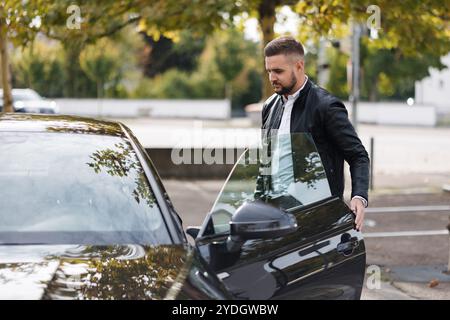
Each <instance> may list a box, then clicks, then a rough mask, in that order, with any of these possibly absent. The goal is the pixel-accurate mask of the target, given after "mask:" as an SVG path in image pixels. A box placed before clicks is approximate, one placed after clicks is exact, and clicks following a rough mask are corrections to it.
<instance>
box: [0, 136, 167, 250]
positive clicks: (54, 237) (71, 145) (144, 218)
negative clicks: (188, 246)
mask: <svg viewBox="0 0 450 320" xmlns="http://www.w3.org/2000/svg"><path fill="white" fill-rule="evenodd" d="M170 242H171V240H170V237H169V234H168V231H167V228H166V226H165V223H164V220H163V218H162V215H161V212H160V209H159V207H158V204H157V202H156V200H155V196H154V194H153V192H152V190H151V188H150V185H149V183H148V181H147V177H146V175H145V173H144V170H143V168H142V167H141V164H140V162H139V160H138V158H137V155H136V153H135V151H134V149H133V148H132V146H131V144H130V142H129V141H128V140H127V139H124V138H120V137H115V136H107V135H94V134H74V133H61V132H59V133H48V132H46V133H41V132H0V244H22V243H33V244H35V243H58V244H66V243H70V244H119V243H140V244H161V243H170Z"/></svg>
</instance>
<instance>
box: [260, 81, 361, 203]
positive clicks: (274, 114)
mask: <svg viewBox="0 0 450 320" xmlns="http://www.w3.org/2000/svg"><path fill="white" fill-rule="evenodd" d="M282 116H283V100H282V97H281V96H280V95H278V94H274V95H272V96H271V97H270V98H269V99H267V100H266V102H265V103H264V106H263V111H262V129H263V135H265V136H266V138H267V137H268V136H270V135H272V134H273V133H274V131H273V129H278V128H279V126H280V123H281V118H282ZM291 132H309V133H310V134H311V135H312V138H313V140H314V142H315V144H316V147H317V149H318V151H319V154H320V157H321V159H322V162H323V165H324V167H325V172H326V174H327V177H328V180H329V182H330V189H331V193H332V194H333V195H337V196H339V197H340V198H343V193H344V160H345V161H347V163H348V164H349V165H350V173H351V178H352V197H353V196H355V195H358V196H361V197H364V198H365V199H366V200H367V201H368V200H369V197H368V187H369V157H368V154H367V151H366V150H365V148H364V146H363V145H362V143H361V140H360V139H359V138H358V135H357V134H356V132H355V129H354V127H353V125H352V124H351V123H350V121H349V119H348V114H347V110H346V109H345V106H344V104H343V103H342V102H341V101H340V100H339V99H337V98H336V97H334V96H333V95H331V94H330V93H329V92H328V91H326V90H325V89H323V88H321V87H319V86H318V85H316V84H314V83H313V82H312V81H311V80H309V79H308V80H307V83H306V84H305V87H304V88H303V89H302V91H301V92H300V95H299V97H298V98H297V100H296V101H295V103H294V107H293V109H292V114H291ZM261 187H262V186H261V181H259V183H258V187H257V189H258V188H261ZM257 192H258V190H257Z"/></svg>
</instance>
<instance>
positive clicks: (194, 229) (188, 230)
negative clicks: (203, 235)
mask: <svg viewBox="0 0 450 320" xmlns="http://www.w3.org/2000/svg"><path fill="white" fill-rule="evenodd" d="M199 232H200V227H193V226H188V227H187V228H186V233H187V234H188V235H190V236H191V237H192V238H193V239H194V240H195V239H196V238H197V236H198V233H199Z"/></svg>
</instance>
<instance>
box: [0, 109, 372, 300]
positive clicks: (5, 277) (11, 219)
mask: <svg viewBox="0 0 450 320" xmlns="http://www.w3.org/2000/svg"><path fill="white" fill-rule="evenodd" d="M274 146H276V147H274ZM285 147H288V148H291V149H289V154H292V155H295V157H285V155H286V153H284V155H283V152H280V150H281V151H282V150H283V148H285ZM270 150H271V151H270V152H269V154H270V157H269V158H270V161H267V158H268V157H266V156H265V155H264V154H263V153H264V152H262V150H259V152H258V151H256V152H255V151H254V150H248V151H247V152H245V153H244V154H243V155H242V156H241V158H240V160H239V161H238V163H237V164H236V165H235V167H234V169H233V171H232V172H231V174H230V176H229V177H228V179H227V182H226V183H225V185H224V187H223V188H222V191H221V193H220V195H219V196H218V198H217V200H216V202H215V204H214V206H213V208H212V210H211V211H210V213H209V214H208V215H207V216H206V219H205V221H204V223H203V226H201V227H199V228H196V227H191V228H188V229H187V234H188V235H190V236H192V237H193V238H195V245H191V244H190V243H189V242H188V240H187V236H186V234H185V232H184V231H183V226H182V222H181V219H180V218H179V216H178V215H177V213H176V211H175V209H174V207H173V205H172V203H171V201H170V199H169V196H168V195H167V193H166V191H165V190H164V187H163V185H162V183H161V180H160V178H159V177H158V174H157V172H156V170H155V168H154V166H153V164H152V162H151V160H150V159H149V157H148V155H147V154H146V152H145V150H144V149H143V148H142V146H141V145H140V144H139V142H138V141H137V139H136V138H135V137H134V136H133V134H132V133H131V131H130V130H129V129H128V128H126V127H125V126H124V125H122V124H120V123H114V122H107V121H98V120H93V119H87V118H80V117H70V116H56V115H25V114H22V115H18V114H4V115H2V116H0V299H59V298H61V299H67V298H72V299H359V298H360V295H361V289H362V285H363V279H364V272H365V247H364V241H363V238H362V235H361V233H360V232H358V231H356V230H355V229H354V216H353V214H352V212H351V210H350V209H349V208H348V207H347V206H346V205H345V203H344V202H343V201H342V200H340V199H339V198H337V197H333V196H331V193H330V189H329V186H328V180H327V177H326V174H325V171H324V169H323V166H322V164H321V161H320V156H319V154H318V152H317V150H316V149H315V146H314V142H313V141H312V139H311V137H310V136H309V135H308V134H293V135H288V136H286V137H283V136H280V137H279V139H278V141H277V142H276V143H274V144H273V145H272V146H271V149H270ZM277 155H278V156H279V155H281V156H279V157H278V158H277ZM286 161H287V163H288V166H287V167H290V168H292V167H293V166H295V168H296V170H294V172H295V174H293V173H292V170H291V171H289V170H288V171H286V170H285V169H284V168H286V166H285V164H286ZM266 177H270V180H271V183H270V184H269V186H268V187H267V186H266V187H267V188H266V189H264V188H263V192H262V193H261V192H255V188H256V184H257V181H258V180H261V178H264V179H263V180H266V179H265V178H266ZM286 181H290V183H286Z"/></svg>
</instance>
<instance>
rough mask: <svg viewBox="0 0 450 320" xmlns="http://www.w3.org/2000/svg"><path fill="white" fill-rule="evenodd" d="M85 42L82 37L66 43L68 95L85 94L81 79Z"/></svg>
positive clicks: (66, 89)
mask: <svg viewBox="0 0 450 320" xmlns="http://www.w3.org/2000/svg"><path fill="white" fill-rule="evenodd" d="M84 45H85V44H84V43H83V42H82V40H80V39H74V40H73V41H66V42H65V43H64V45H63V46H64V51H65V54H66V58H65V60H66V61H65V71H66V73H67V83H66V88H65V93H64V95H65V96H66V97H80V96H83V92H82V90H83V88H82V87H81V85H80V82H81V81H79V79H81V78H82V77H83V71H82V69H81V66H80V54H81V51H83V48H84Z"/></svg>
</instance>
